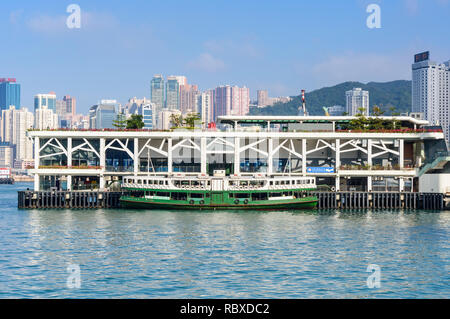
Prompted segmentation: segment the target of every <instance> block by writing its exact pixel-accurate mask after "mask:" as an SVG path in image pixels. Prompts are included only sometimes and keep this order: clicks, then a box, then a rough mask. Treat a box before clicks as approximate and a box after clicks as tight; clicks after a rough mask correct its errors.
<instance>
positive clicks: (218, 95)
mask: <svg viewBox="0 0 450 319" xmlns="http://www.w3.org/2000/svg"><path fill="white" fill-rule="evenodd" d="M214 95H215V100H214V112H213V117H214V120H216V119H217V117H218V116H221V115H246V114H247V113H248V112H249V108H250V90H249V89H248V88H246V87H242V88H240V87H238V86H230V85H225V86H220V87H218V88H216V89H215V94H214Z"/></svg>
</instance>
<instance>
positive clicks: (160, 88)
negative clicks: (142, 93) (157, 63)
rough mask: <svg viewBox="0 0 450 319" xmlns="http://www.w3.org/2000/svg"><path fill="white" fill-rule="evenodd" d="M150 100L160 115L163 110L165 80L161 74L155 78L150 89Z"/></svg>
mask: <svg viewBox="0 0 450 319" xmlns="http://www.w3.org/2000/svg"><path fill="white" fill-rule="evenodd" d="M150 99H151V101H152V103H153V104H154V105H155V112H156V114H159V112H161V110H162V109H163V107H164V105H165V103H164V78H163V76H162V75H161V74H157V75H155V76H154V77H153V79H152V82H151V89H150Z"/></svg>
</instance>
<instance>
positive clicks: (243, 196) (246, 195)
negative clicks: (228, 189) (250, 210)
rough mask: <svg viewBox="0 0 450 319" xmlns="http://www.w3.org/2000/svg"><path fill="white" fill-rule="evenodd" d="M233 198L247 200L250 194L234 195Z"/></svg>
mask: <svg viewBox="0 0 450 319" xmlns="http://www.w3.org/2000/svg"><path fill="white" fill-rule="evenodd" d="M234 197H236V198H249V197H250V194H249V193H236V194H234Z"/></svg>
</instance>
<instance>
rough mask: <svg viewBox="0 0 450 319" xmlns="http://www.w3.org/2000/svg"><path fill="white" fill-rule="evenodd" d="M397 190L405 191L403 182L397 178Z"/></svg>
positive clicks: (400, 178)
mask: <svg viewBox="0 0 450 319" xmlns="http://www.w3.org/2000/svg"><path fill="white" fill-rule="evenodd" d="M398 190H399V192H404V191H405V180H404V179H403V177H399V178H398Z"/></svg>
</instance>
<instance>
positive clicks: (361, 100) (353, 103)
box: [345, 88, 369, 116]
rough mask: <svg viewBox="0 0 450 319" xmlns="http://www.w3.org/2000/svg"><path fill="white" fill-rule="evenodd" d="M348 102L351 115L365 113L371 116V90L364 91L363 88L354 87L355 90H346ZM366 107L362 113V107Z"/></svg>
mask: <svg viewBox="0 0 450 319" xmlns="http://www.w3.org/2000/svg"><path fill="white" fill-rule="evenodd" d="M345 98H346V102H347V113H348V115H350V116H354V115H356V114H363V115H365V116H369V91H364V90H363V89H361V88H354V89H353V90H350V91H347V92H345ZM361 108H364V112H362V113H361V111H360V109H361Z"/></svg>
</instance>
